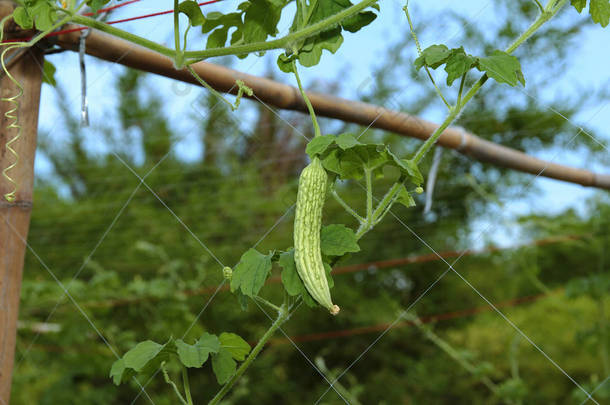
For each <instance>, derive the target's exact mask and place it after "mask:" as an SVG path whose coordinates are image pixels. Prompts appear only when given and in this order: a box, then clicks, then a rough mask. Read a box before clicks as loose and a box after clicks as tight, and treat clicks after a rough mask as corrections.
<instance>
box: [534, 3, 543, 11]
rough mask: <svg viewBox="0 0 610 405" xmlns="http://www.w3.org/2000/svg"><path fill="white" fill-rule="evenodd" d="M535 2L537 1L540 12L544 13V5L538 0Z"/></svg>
mask: <svg viewBox="0 0 610 405" xmlns="http://www.w3.org/2000/svg"><path fill="white" fill-rule="evenodd" d="M534 3H536V5H537V6H538V8H539V9H540V12H541V13H544V7H543V6H542V4H541V3H540V2H539V1H538V0H534Z"/></svg>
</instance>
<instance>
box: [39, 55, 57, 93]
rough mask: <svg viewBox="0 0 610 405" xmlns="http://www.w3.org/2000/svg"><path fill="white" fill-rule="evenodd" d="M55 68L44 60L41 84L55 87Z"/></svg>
mask: <svg viewBox="0 0 610 405" xmlns="http://www.w3.org/2000/svg"><path fill="white" fill-rule="evenodd" d="M56 71H57V68H56V67H55V65H53V64H52V63H51V62H49V61H47V60H45V61H44V67H43V73H42V82H43V83H47V84H50V85H51V86H53V87H55V86H57V81H56V80H55V72H56Z"/></svg>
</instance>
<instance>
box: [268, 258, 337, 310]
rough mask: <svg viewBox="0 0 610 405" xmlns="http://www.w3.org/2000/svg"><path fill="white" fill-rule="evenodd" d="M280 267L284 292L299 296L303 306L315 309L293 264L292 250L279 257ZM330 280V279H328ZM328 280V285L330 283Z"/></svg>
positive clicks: (314, 303) (313, 302)
mask: <svg viewBox="0 0 610 405" xmlns="http://www.w3.org/2000/svg"><path fill="white" fill-rule="evenodd" d="M279 264H280V266H282V283H283V284H284V288H285V289H286V292H288V294H289V295H291V296H297V295H299V294H300V295H301V297H302V298H303V301H304V302H305V304H306V305H307V306H308V307H310V308H316V307H317V306H318V304H317V303H316V301H314V299H313V298H312V297H311V295H310V294H309V292H308V291H307V289H306V288H305V285H304V284H303V281H302V280H301V278H300V277H299V274H298V273H297V266H296V264H295V262H294V249H290V250H288V251H287V252H284V253H282V254H281V255H280V260H279ZM330 280H332V279H330ZM330 280H329V283H330Z"/></svg>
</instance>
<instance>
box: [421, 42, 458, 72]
mask: <svg viewBox="0 0 610 405" xmlns="http://www.w3.org/2000/svg"><path fill="white" fill-rule="evenodd" d="M449 55H451V51H450V50H449V48H447V46H445V45H430V46H429V47H427V48H426V49H424V50H423V51H422V53H421V55H419V57H418V58H417V59H415V62H414V64H415V68H416V69H417V70H419V69H421V68H422V67H424V66H428V67H431V68H432V69H436V68H437V67H439V66H440V65H442V64H443V63H445V61H446V60H447V58H448V57H449Z"/></svg>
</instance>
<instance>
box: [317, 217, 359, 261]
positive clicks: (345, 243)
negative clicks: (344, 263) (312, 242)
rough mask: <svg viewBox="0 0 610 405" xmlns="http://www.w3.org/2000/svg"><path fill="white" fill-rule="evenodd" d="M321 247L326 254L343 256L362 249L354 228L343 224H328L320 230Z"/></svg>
mask: <svg viewBox="0 0 610 405" xmlns="http://www.w3.org/2000/svg"><path fill="white" fill-rule="evenodd" d="M320 247H321V249H322V253H323V254H325V255H326V256H343V255H344V254H346V253H355V252H359V251H360V247H359V246H358V239H357V238H356V234H355V233H354V231H353V230H351V229H350V228H348V227H346V226H345V225H342V224H333V225H327V226H325V227H323V228H322V231H321V232H320Z"/></svg>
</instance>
